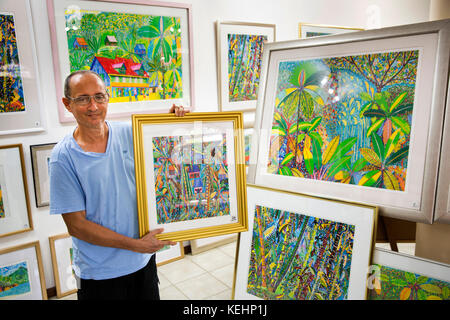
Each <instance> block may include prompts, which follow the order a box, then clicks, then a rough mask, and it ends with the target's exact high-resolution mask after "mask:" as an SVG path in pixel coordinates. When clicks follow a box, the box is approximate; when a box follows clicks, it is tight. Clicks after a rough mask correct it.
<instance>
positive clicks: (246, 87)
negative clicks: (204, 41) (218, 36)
mask: <svg viewBox="0 0 450 320" xmlns="http://www.w3.org/2000/svg"><path fill="white" fill-rule="evenodd" d="M265 42H267V36H261V35H247V34H229V35H228V95H229V101H231V102H238V101H248V100H256V98H257V96H258V86H259V78H260V73H261V59H262V52H263V45H264V43H265Z"/></svg>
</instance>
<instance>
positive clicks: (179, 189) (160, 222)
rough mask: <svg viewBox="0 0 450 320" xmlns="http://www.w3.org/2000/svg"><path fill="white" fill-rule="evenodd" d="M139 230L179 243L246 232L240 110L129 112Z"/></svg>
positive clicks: (244, 176)
mask: <svg viewBox="0 0 450 320" xmlns="http://www.w3.org/2000/svg"><path fill="white" fill-rule="evenodd" d="M132 125H133V140H134V155H135V171H136V186H137V187H136V197H137V207H138V220H139V232H140V235H141V236H143V235H145V234H146V233H148V232H149V231H150V230H153V229H156V228H164V231H163V232H162V233H160V234H158V235H157V238H159V239H164V240H166V239H170V240H172V241H185V240H193V239H198V238H205V237H211V236H219V235H224V234H229V233H235V232H241V231H246V230H247V211H246V210H247V209H246V202H247V201H246V173H245V160H244V137H243V120H242V112H238V111H235V112H231V111H230V112H204V113H200V112H199V113H188V114H187V115H185V116H184V117H176V116H175V115H174V114H149V115H139V114H135V115H133V116H132Z"/></svg>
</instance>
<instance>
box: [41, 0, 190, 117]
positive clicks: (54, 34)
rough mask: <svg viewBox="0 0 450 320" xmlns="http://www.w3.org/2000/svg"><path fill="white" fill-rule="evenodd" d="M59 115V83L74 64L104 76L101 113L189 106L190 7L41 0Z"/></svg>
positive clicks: (124, 0) (130, 0)
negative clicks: (104, 100)
mask: <svg viewBox="0 0 450 320" xmlns="http://www.w3.org/2000/svg"><path fill="white" fill-rule="evenodd" d="M47 8H48V15H49V20H50V31H51V40H52V51H53V60H54V71H55V81H56V92H57V98H58V111H59V119H60V121H61V122H70V121H74V118H73V116H72V114H71V113H69V112H68V111H67V110H66V109H65V107H64V105H63V104H62V102H61V101H60V100H61V97H62V96H63V82H64V79H65V77H66V76H68V75H69V74H70V73H71V72H73V71H76V70H84V69H88V70H93V71H95V72H97V73H98V74H99V75H100V76H101V77H102V78H103V80H104V81H105V84H106V90H107V92H108V94H109V97H110V99H109V108H108V115H109V117H111V118H114V117H124V116H127V115H130V114H131V113H161V112H164V113H165V112H167V111H168V110H169V108H170V107H171V106H172V104H174V103H175V104H182V105H183V106H186V107H191V108H192V107H193V106H194V81H193V79H194V72H193V55H192V50H193V45H192V14H191V6H190V5H187V4H181V3H175V2H159V1H144V0H107V1H77V0H58V1H54V0H47Z"/></svg>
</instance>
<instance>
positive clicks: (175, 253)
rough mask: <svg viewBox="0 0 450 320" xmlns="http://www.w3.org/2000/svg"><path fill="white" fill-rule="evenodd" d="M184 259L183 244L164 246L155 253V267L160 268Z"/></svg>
mask: <svg viewBox="0 0 450 320" xmlns="http://www.w3.org/2000/svg"><path fill="white" fill-rule="evenodd" d="M183 258H184V246H183V242H179V243H177V244H176V245H173V246H169V245H167V246H164V247H163V248H162V249H159V250H158V251H157V252H156V265H157V266H158V267H159V266H162V265H165V264H168V263H171V262H174V261H177V260H180V259H183Z"/></svg>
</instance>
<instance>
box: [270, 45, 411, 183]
mask: <svg viewBox="0 0 450 320" xmlns="http://www.w3.org/2000/svg"><path fill="white" fill-rule="evenodd" d="M418 58H419V52H418V50H406V51H392V52H383V53H373V54H372V53H371V54H364V55H355V56H342V57H330V58H321V59H311V60H295V61H282V62H280V63H279V66H278V78H277V84H276V98H275V108H274V115H273V121H272V131H271V138H270V150H269V159H268V160H269V166H268V172H269V173H272V174H279V175H287V176H295V177H298V178H303V179H315V180H323V181H330V182H335V183H345V184H353V185H359V186H366V187H373V188H381V189H389V190H395V191H404V190H405V185H406V179H407V170H408V153H409V145H410V137H411V125H412V119H413V111H414V110H413V109H414V94H415V86H416V76H417V66H418Z"/></svg>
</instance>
